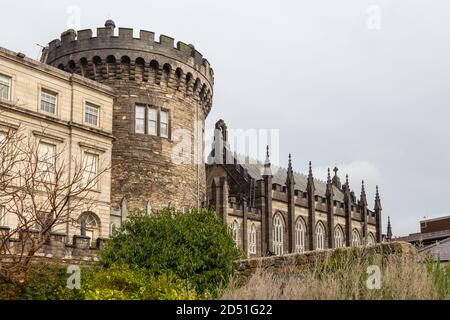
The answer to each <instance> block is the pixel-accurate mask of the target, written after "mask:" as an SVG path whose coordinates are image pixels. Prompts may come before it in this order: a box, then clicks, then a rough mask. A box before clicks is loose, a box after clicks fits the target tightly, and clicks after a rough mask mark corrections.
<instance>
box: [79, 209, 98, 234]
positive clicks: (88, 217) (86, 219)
mask: <svg viewBox="0 0 450 320" xmlns="http://www.w3.org/2000/svg"><path fill="white" fill-rule="evenodd" d="M99 221H100V220H99V219H98V217H97V215H95V214H94V213H92V212H86V213H83V214H82V215H81V217H80V225H81V226H80V227H81V228H80V229H81V230H80V233H81V235H82V236H86V237H89V238H91V240H94V239H95V238H96V237H98V236H99V235H100V224H99Z"/></svg>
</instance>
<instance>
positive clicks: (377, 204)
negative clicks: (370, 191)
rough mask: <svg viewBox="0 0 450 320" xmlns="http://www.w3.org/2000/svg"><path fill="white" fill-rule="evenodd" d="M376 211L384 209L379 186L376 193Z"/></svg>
mask: <svg viewBox="0 0 450 320" xmlns="http://www.w3.org/2000/svg"><path fill="white" fill-rule="evenodd" d="M374 209H375V211H381V210H383V208H382V207H381V199H380V192H379V189H378V186H376V193H375V208H374Z"/></svg>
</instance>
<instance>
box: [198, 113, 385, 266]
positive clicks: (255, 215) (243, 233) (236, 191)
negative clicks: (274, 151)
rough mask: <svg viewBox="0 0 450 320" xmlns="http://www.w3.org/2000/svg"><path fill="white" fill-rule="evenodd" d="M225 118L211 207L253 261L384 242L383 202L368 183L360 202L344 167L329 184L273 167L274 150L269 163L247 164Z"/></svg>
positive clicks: (219, 129)
mask: <svg viewBox="0 0 450 320" xmlns="http://www.w3.org/2000/svg"><path fill="white" fill-rule="evenodd" d="M227 136H228V134H227V127H226V125H225V122H224V121H223V120H221V121H219V122H217V124H216V135H215V141H214V148H213V150H212V152H211V154H210V156H209V159H208V164H207V169H206V172H207V179H206V185H207V190H208V205H209V206H210V207H213V208H215V209H216V210H217V211H218V212H219V214H221V216H222V217H223V220H224V221H225V222H226V223H227V225H229V227H230V229H231V231H232V234H233V237H234V239H235V241H236V243H237V245H238V246H239V247H241V248H242V249H243V250H244V252H245V253H246V254H247V255H248V256H250V257H258V256H265V255H272V254H275V255H282V254H286V253H295V252H305V251H312V250H324V249H328V248H339V247H349V246H361V245H370V244H374V243H378V242H381V241H382V231H381V226H382V224H381V211H382V207H381V200H380V195H379V192H378V187H377V192H376V198H375V205H374V209H373V210H371V209H369V208H368V200H367V196H366V192H365V187H364V182H362V187H361V193H360V196H359V198H357V197H356V194H355V193H354V192H353V191H352V190H351V189H350V185H349V182H348V176H347V179H346V181H345V182H344V184H341V181H340V178H339V176H338V169H337V168H335V169H334V176H333V177H331V174H330V170H328V179H327V181H326V182H322V181H318V180H316V179H314V176H313V169H312V166H311V163H310V166H309V172H308V174H307V175H301V174H297V173H294V171H293V169H292V160H291V157H290V156H289V166H288V168H287V170H286V169H282V168H273V167H272V166H271V163H270V155H269V149H268V150H267V155H266V160H265V163H255V162H250V161H249V160H248V159H246V160H245V161H241V160H240V159H239V157H238V156H237V155H236V154H234V153H233V152H231V150H230V147H229V144H228V141H227Z"/></svg>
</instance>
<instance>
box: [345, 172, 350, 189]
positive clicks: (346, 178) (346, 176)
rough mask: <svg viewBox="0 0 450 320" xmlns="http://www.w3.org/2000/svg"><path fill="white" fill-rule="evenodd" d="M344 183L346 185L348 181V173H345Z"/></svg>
mask: <svg viewBox="0 0 450 320" xmlns="http://www.w3.org/2000/svg"><path fill="white" fill-rule="evenodd" d="M345 184H346V185H347V186H348V185H349V184H350V183H349V182H348V173H347V174H346V175H345Z"/></svg>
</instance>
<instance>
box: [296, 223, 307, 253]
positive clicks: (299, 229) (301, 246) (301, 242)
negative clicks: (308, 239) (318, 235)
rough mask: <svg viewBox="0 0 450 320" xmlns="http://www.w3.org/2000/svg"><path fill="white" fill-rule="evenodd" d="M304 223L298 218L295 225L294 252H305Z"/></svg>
mask: <svg viewBox="0 0 450 320" xmlns="http://www.w3.org/2000/svg"><path fill="white" fill-rule="evenodd" d="M305 231H306V227H305V223H304V222H303V219H302V218H298V219H297V222H296V223H295V252H299V253H303V252H305V234H306V232H305Z"/></svg>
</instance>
